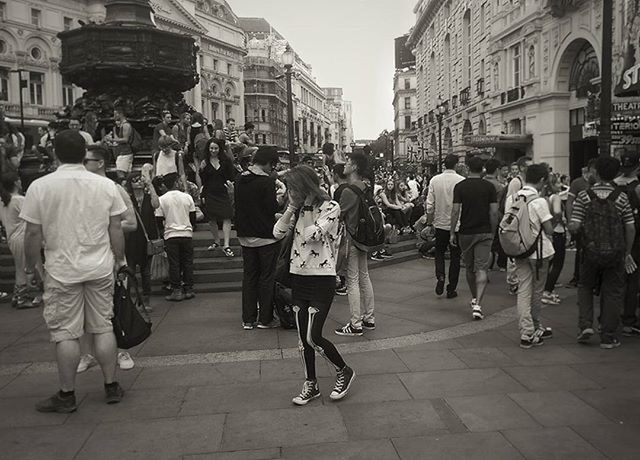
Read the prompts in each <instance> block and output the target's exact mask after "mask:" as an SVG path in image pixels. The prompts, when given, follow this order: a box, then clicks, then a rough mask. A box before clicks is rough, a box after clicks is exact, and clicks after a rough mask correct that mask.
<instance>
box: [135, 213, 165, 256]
mask: <svg viewBox="0 0 640 460" xmlns="http://www.w3.org/2000/svg"><path fill="white" fill-rule="evenodd" d="M134 211H135V212H136V216H138V222H140V226H141V227H142V231H143V232H144V239H145V240H146V241H147V256H155V255H158V254H162V253H163V252H164V239H162V238H156V239H153V240H151V239H149V234H148V233H147V229H146V228H145V227H144V222H142V216H140V213H139V212H138V210H137V209H135V207H134ZM156 233H158V234H160V231H159V230H158V226H157V224H156Z"/></svg>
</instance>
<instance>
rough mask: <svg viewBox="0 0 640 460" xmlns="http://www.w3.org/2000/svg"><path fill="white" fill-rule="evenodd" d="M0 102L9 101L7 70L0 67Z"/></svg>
mask: <svg viewBox="0 0 640 460" xmlns="http://www.w3.org/2000/svg"><path fill="white" fill-rule="evenodd" d="M0 101H5V102H8V101H9V70H7V69H3V68H1V67H0Z"/></svg>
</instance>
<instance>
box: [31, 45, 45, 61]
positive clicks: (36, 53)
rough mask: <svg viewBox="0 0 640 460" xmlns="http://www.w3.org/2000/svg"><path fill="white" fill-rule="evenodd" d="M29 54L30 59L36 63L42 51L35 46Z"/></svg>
mask: <svg viewBox="0 0 640 460" xmlns="http://www.w3.org/2000/svg"><path fill="white" fill-rule="evenodd" d="M30 54H31V57H32V58H33V59H34V60H36V61H39V60H40V59H42V50H41V49H40V48H38V47H37V46H34V47H33V48H31V52H30Z"/></svg>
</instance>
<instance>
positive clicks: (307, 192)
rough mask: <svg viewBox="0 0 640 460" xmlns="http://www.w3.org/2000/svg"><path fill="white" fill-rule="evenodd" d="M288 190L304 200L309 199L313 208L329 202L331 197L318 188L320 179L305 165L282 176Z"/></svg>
mask: <svg viewBox="0 0 640 460" xmlns="http://www.w3.org/2000/svg"><path fill="white" fill-rule="evenodd" d="M284 179H285V181H286V183H287V187H288V188H289V190H291V191H294V193H298V194H300V195H301V196H303V197H304V198H305V199H306V198H307V197H311V202H312V203H313V205H314V206H320V205H322V203H324V202H325V201H330V200H331V197H330V196H329V194H328V193H327V192H325V191H324V190H323V189H322V188H320V178H319V177H318V173H316V172H315V171H314V169H313V168H311V167H309V166H307V165H299V166H296V167H295V168H293V169H290V170H289V171H287V173H286V174H285V175H284Z"/></svg>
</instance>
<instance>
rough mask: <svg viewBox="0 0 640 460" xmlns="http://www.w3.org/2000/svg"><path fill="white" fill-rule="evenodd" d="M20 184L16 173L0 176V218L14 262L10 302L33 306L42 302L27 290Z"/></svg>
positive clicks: (22, 306)
mask: <svg viewBox="0 0 640 460" xmlns="http://www.w3.org/2000/svg"><path fill="white" fill-rule="evenodd" d="M21 188H22V185H21V183H20V178H19V177H18V175H17V174H16V173H13V172H10V173H5V174H3V175H2V177H1V178H0V199H2V203H1V204H0V220H2V226H3V227H4V229H5V231H6V232H7V242H8V243H9V250H10V251H11V255H12V256H13V261H14V264H15V269H16V274H15V280H16V281H15V283H16V284H15V288H14V291H13V301H12V304H13V306H14V307H15V308H35V307H39V306H40V305H41V304H42V296H41V294H39V293H36V294H35V295H33V296H31V295H29V293H28V292H27V276H26V274H25V271H24V269H25V263H26V259H25V257H26V256H25V252H24V235H25V230H26V226H27V223H26V222H25V221H24V220H22V219H20V211H21V210H22V204H23V203H24V196H22V195H21V194H20V191H21ZM41 268H42V267H41V266H40V264H38V267H36V269H37V271H38V274H39V275H40V279H42V270H41Z"/></svg>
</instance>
